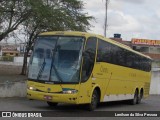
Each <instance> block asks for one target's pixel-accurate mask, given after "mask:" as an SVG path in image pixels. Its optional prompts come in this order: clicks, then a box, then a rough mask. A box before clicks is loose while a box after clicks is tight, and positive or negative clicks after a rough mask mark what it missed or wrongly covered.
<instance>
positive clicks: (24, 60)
mask: <svg viewBox="0 0 160 120" xmlns="http://www.w3.org/2000/svg"><path fill="white" fill-rule="evenodd" d="M26 49H27V50H26V51H25V53H24V58H23V66H22V71H21V75H26V73H27V57H28V53H29V49H28V48H26Z"/></svg>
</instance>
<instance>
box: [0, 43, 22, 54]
mask: <svg viewBox="0 0 160 120" xmlns="http://www.w3.org/2000/svg"><path fill="white" fill-rule="evenodd" d="M0 51H1V56H13V57H14V56H18V55H19V51H18V50H17V45H1V50H0Z"/></svg>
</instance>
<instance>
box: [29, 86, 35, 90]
mask: <svg viewBox="0 0 160 120" xmlns="http://www.w3.org/2000/svg"><path fill="white" fill-rule="evenodd" d="M28 89H29V90H34V91H35V90H36V88H34V87H32V86H28Z"/></svg>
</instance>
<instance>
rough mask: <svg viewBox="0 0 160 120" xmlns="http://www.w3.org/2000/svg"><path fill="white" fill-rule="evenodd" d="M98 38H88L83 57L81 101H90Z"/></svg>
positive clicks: (80, 87) (80, 88)
mask: <svg viewBox="0 0 160 120" xmlns="http://www.w3.org/2000/svg"><path fill="white" fill-rule="evenodd" d="M96 46H97V38H95V37H90V38H88V40H87V42H86V45H85V50H84V52H83V59H82V71H81V83H80V86H79V103H88V102H89V101H90V98H91V91H92V79H93V78H92V77H93V76H92V74H93V69H94V64H95V58H96Z"/></svg>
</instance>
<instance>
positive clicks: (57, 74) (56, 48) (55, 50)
mask: <svg viewBox="0 0 160 120" xmlns="http://www.w3.org/2000/svg"><path fill="white" fill-rule="evenodd" d="M57 42H58V39H57ZM57 42H56V44H55V47H54V49H53V50H52V54H51V55H52V62H51V68H50V78H49V81H50V79H51V72H52V68H53V69H54V71H55V74H56V76H57V78H58V80H59V81H60V82H63V80H62V78H61V77H60V75H59V72H58V71H57V68H56V67H55V65H54V59H55V55H56V52H57V50H58V49H59V48H60V47H59V46H57Z"/></svg>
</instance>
